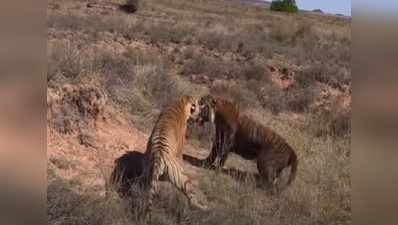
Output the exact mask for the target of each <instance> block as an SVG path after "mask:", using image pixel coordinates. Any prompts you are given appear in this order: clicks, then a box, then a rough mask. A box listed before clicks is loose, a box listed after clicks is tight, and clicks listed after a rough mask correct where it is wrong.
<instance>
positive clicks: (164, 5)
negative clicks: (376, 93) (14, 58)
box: [47, 0, 351, 225]
mask: <svg viewBox="0 0 398 225" xmlns="http://www.w3.org/2000/svg"><path fill="white" fill-rule="evenodd" d="M123 4H125V2H123V1H118V0H110V1H95V2H90V3H88V2H87V1H84V0H50V1H49V5H48V61H49V62H48V65H49V68H48V76H47V80H48V89H47V90H48V91H47V93H48V96H47V103H48V114H47V127H48V134H47V135H48V145H47V146H48V220H49V224H150V223H153V224H204V223H207V224H276V225H278V224H290V225H291V224H350V223H351V208H350V205H351V203H350V191H351V184H350V173H349V163H350V137H351V127H350V111H351V68H350V57H351V53H350V45H351V24H350V21H349V20H346V19H344V18H338V17H333V16H325V15H316V14H306V13H298V14H294V15H288V14H284V13H276V12H271V11H269V10H268V9H266V8H264V7H261V6H253V5H247V4H238V3H232V2H225V1H217V0H213V1H210V0H200V1H194V0H146V1H141V2H140V5H139V9H138V11H136V12H135V13H133V14H132V13H127V12H125V11H123V10H122V9H123V7H120V5H123ZM202 93H212V94H216V95H220V96H223V97H225V98H229V99H231V100H233V101H235V102H236V103H238V104H239V105H240V106H241V109H242V111H243V112H245V113H246V114H249V115H250V116H251V117H253V118H255V119H256V120H257V121H259V122H260V123H263V124H265V125H267V126H269V127H271V128H272V129H274V130H275V131H276V132H278V133H279V134H280V135H281V136H283V137H284V138H286V140H287V141H288V142H289V143H290V144H291V145H292V146H293V147H294V149H295V150H296V152H297V154H298V157H299V169H298V175H297V179H296V181H294V182H293V184H292V186H291V187H289V188H288V189H287V190H286V191H285V192H283V193H282V194H281V196H270V195H269V194H268V193H267V192H266V191H264V190H262V189H259V188H257V187H256V182H255V179H254V176H253V175H249V176H246V177H245V178H244V179H234V178H233V176H230V175H228V174H224V173H222V172H215V171H209V170H204V169H200V168H196V167H194V166H192V165H190V164H189V163H184V167H185V168H186V170H187V171H188V173H189V174H190V175H191V176H193V177H194V178H195V180H196V181H195V182H197V183H196V185H197V186H198V188H199V189H200V190H201V191H202V192H203V193H204V198H206V199H207V201H208V202H209V205H210V207H211V208H212V210H211V211H210V212H197V211H192V210H190V209H189V208H187V207H186V206H187V204H186V203H185V200H184V198H183V196H181V194H179V193H176V192H175V191H174V189H172V188H170V187H169V185H168V184H164V186H165V188H164V190H165V191H164V193H161V194H160V196H159V197H158V203H157V205H156V210H155V215H154V218H153V221H152V222H150V221H145V220H141V219H139V218H138V217H137V215H139V214H140V212H141V211H140V210H141V209H140V207H135V208H133V209H131V207H130V205H131V204H129V200H126V199H120V198H119V197H118V195H117V194H116V193H115V192H114V191H112V190H111V189H110V188H109V185H108V182H107V180H108V178H109V174H110V172H111V170H112V168H113V160H114V159H116V158H117V157H119V156H121V155H122V154H123V153H124V152H125V151H126V150H133V149H134V150H138V151H141V152H142V151H144V148H145V142H146V137H147V134H148V132H149V131H150V130H151V129H152V126H153V123H154V120H155V119H156V118H157V116H158V114H159V111H160V109H161V107H162V105H163V104H164V103H166V102H167V101H169V100H170V99H171V98H174V97H177V96H179V95H181V94H202ZM208 129H209V128H208V127H205V128H203V129H199V130H198V129H191V130H190V135H189V141H188V142H189V145H188V146H187V147H186V149H187V153H188V154H190V155H192V156H194V157H197V158H204V157H206V156H207V154H208V150H209V146H210V143H209V138H210V137H209V135H208V133H209V132H208ZM227 167H228V168H236V169H238V170H240V171H243V172H249V173H253V172H256V168H255V165H254V163H253V162H248V161H245V160H242V159H241V158H239V157H238V156H233V157H231V158H230V159H228V162H227ZM105 192H106V193H107V195H105ZM140 200H142V199H140V198H139V197H137V198H134V204H133V205H135V206H137V205H139V201H140Z"/></svg>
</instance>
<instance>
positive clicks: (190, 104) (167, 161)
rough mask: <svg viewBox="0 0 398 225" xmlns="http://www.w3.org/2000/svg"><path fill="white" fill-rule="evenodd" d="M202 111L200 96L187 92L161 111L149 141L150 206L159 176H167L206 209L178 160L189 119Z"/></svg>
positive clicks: (195, 204)
mask: <svg viewBox="0 0 398 225" xmlns="http://www.w3.org/2000/svg"><path fill="white" fill-rule="evenodd" d="M198 115H199V107H198V100H197V99H196V98H194V97H191V96H183V97H181V98H180V99H179V100H177V101H174V102H171V103H170V104H168V105H167V106H166V107H165V108H164V109H163V111H162V112H161V114H160V116H159V118H158V120H157V122H156V124H155V127H154V128H153V130H152V133H151V136H150V138H149V140H148V143H147V150H146V153H145V159H146V163H145V164H144V165H145V168H144V176H145V189H146V190H147V193H148V195H149V196H148V208H149V210H151V208H152V203H153V196H154V194H155V192H156V191H157V184H158V181H159V180H166V181H169V182H171V183H172V184H174V186H175V187H176V188H177V189H178V190H180V191H181V192H183V193H184V195H185V196H186V197H187V198H188V201H189V204H190V206H191V207H196V208H199V209H206V206H205V205H202V204H200V203H199V202H198V201H197V199H196V197H195V193H194V192H195V191H194V188H193V185H192V183H191V180H190V178H189V177H188V176H187V175H185V174H184V173H183V168H182V166H181V165H180V163H179V162H178V159H182V150H183V145H184V141H185V133H186V129H187V121H188V119H192V120H195V119H197V117H198Z"/></svg>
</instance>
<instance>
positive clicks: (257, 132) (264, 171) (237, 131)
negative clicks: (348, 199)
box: [198, 95, 298, 191]
mask: <svg viewBox="0 0 398 225" xmlns="http://www.w3.org/2000/svg"><path fill="white" fill-rule="evenodd" d="M199 107H200V108H201V109H200V116H199V118H198V121H199V122H200V123H201V124H203V123H204V122H207V121H210V122H212V123H214V124H215V127H216V135H215V136H216V137H215V139H214V141H213V146H212V150H211V153H210V155H209V156H208V157H207V158H206V159H205V161H204V164H205V165H206V166H208V167H209V166H211V167H213V168H214V167H215V168H218V167H222V166H223V165H224V163H225V161H226V159H227V157H228V154H229V152H231V151H233V152H235V153H237V154H238V155H240V156H242V157H243V158H245V159H249V160H257V169H258V172H259V174H260V178H261V179H262V180H263V181H264V182H265V183H266V184H267V185H269V186H270V187H271V188H272V190H273V191H280V190H277V189H276V188H277V185H276V184H277V181H278V178H279V177H280V174H281V172H282V170H283V169H284V168H287V167H291V172H290V176H289V179H288V181H287V183H286V185H285V187H286V186H288V185H289V184H290V183H291V182H292V181H293V180H294V179H295V177H296V172H297V164H298V161H297V156H296V153H295V152H294V150H293V149H292V148H291V147H290V145H289V144H288V143H287V142H286V141H285V139H284V138H282V137H281V136H279V135H278V134H277V133H275V132H274V131H273V130H271V129H270V128H268V127H265V126H263V125H261V124H259V123H257V122H255V121H253V120H252V119H251V118H249V117H248V116H245V115H240V113H239V108H238V107H237V106H236V105H235V104H233V103H231V102H229V101H227V100H225V99H222V98H217V97H213V96H211V95H206V96H203V97H202V98H201V99H200V101H199Z"/></svg>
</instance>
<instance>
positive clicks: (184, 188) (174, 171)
mask: <svg viewBox="0 0 398 225" xmlns="http://www.w3.org/2000/svg"><path fill="white" fill-rule="evenodd" d="M167 178H168V180H169V181H170V182H171V183H172V184H173V185H174V186H175V187H176V188H177V189H178V190H180V191H181V192H182V193H183V194H184V195H185V196H186V197H187V199H188V202H189V205H190V206H191V207H192V208H197V209H200V210H206V209H207V206H206V205H205V204H202V203H200V201H199V199H198V198H197V193H195V188H194V186H193V184H192V182H191V179H190V178H189V177H188V176H187V175H185V174H184V173H183V171H182V167H181V166H180V164H179V163H178V162H177V161H174V163H170V164H169V165H168V167H167Z"/></svg>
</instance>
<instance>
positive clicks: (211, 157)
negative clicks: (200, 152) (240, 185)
mask: <svg viewBox="0 0 398 225" xmlns="http://www.w3.org/2000/svg"><path fill="white" fill-rule="evenodd" d="M216 158H217V151H216V146H215V145H213V147H212V148H211V151H210V154H209V156H207V158H206V159H204V160H203V163H202V166H203V167H205V168H212V167H213V166H214V162H215V161H216Z"/></svg>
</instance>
